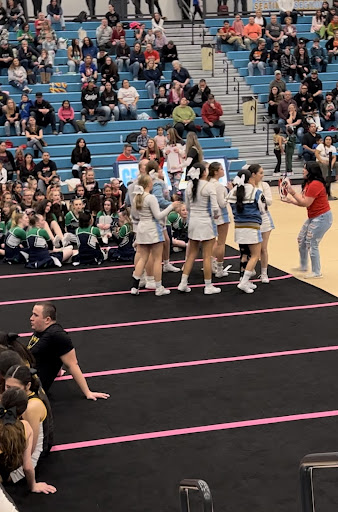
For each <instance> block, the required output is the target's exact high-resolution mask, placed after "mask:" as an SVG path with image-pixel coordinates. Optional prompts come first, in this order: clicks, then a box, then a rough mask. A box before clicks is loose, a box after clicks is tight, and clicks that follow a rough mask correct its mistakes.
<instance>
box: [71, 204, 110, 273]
mask: <svg viewBox="0 0 338 512" xmlns="http://www.w3.org/2000/svg"><path fill="white" fill-rule="evenodd" d="M75 235H76V238H77V246H78V248H79V253H78V254H77V255H76V256H75V257H74V262H73V265H80V263H83V264H86V265H94V264H97V265H100V264H101V263H102V262H103V260H104V259H106V255H105V253H104V252H103V251H101V248H100V247H101V246H102V245H103V241H102V238H101V233H100V230H99V228H98V227H96V226H93V218H92V216H91V214H90V213H89V212H82V213H80V215H79V227H78V228H77V230H76V231H75Z"/></svg>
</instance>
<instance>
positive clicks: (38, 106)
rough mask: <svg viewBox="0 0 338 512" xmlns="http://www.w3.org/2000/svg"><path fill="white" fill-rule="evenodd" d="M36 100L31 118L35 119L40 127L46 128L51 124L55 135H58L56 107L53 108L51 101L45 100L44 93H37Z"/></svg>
mask: <svg viewBox="0 0 338 512" xmlns="http://www.w3.org/2000/svg"><path fill="white" fill-rule="evenodd" d="M35 98H36V100H35V103H34V106H33V108H32V109H31V116H33V117H35V119H36V123H37V124H38V126H42V127H43V128H46V127H47V126H48V125H49V124H50V125H51V127H52V132H53V135H57V134H58V132H57V131H56V120H55V110H54V107H52V105H51V104H50V103H49V101H46V100H45V99H44V97H43V94H42V92H37V93H36V95H35Z"/></svg>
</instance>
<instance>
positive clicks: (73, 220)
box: [65, 198, 84, 235]
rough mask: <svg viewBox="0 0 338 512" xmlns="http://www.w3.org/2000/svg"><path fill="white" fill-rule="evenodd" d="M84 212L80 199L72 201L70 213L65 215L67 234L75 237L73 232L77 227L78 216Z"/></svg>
mask: <svg viewBox="0 0 338 512" xmlns="http://www.w3.org/2000/svg"><path fill="white" fill-rule="evenodd" d="M83 210H84V204H83V201H82V199H77V198H75V199H73V200H72V202H71V207H70V211H69V212H68V213H67V214H66V217H65V225H66V231H67V233H72V234H73V235H75V231H76V230H77V228H78V227H79V215H80V213H82V212H83Z"/></svg>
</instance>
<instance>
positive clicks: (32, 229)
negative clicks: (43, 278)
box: [26, 213, 73, 268]
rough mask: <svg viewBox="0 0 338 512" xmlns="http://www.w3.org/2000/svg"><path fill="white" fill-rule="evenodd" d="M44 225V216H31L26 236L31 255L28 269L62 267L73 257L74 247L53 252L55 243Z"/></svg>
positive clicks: (70, 246) (27, 264) (27, 265)
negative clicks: (64, 262)
mask: <svg viewBox="0 0 338 512" xmlns="http://www.w3.org/2000/svg"><path fill="white" fill-rule="evenodd" d="M44 224H45V221H44V218H43V217H42V215H36V214H34V213H33V214H32V215H30V217H29V230H28V231H27V235H26V236H27V244H28V255H29V259H28V262H27V263H26V267H27V268H50V267H62V262H63V261H67V260H69V258H71V257H72V256H73V246H72V245H69V246H68V247H64V248H63V249H60V250H54V251H53V242H52V240H51V238H50V236H49V234H48V233H47V231H46V230H45V229H43V226H44ZM50 251H51V252H50Z"/></svg>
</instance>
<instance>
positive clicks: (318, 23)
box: [311, 9, 326, 39]
mask: <svg viewBox="0 0 338 512" xmlns="http://www.w3.org/2000/svg"><path fill="white" fill-rule="evenodd" d="M324 22H325V17H324V16H323V13H322V11H321V10H320V9H317V11H316V14H315V15H314V16H313V17H312V23H311V33H312V34H318V35H319V37H320V38H321V39H324V38H325V33H326V27H325V24H324Z"/></svg>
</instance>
